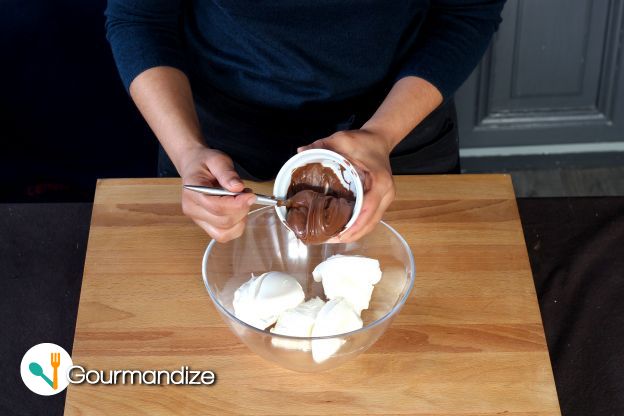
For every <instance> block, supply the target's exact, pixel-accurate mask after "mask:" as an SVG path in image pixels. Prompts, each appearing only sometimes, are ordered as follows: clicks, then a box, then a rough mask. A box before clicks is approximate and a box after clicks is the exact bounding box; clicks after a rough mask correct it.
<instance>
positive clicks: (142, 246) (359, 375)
mask: <svg viewBox="0 0 624 416" xmlns="http://www.w3.org/2000/svg"><path fill="white" fill-rule="evenodd" d="M395 181H396V185H397V199H396V201H395V202H394V203H393V204H392V206H391V207H390V209H389V211H388V212H387V213H386V215H385V217H384V218H385V220H387V221H388V222H389V223H390V224H391V225H392V226H393V227H394V228H396V229H397V230H398V231H399V232H400V233H401V234H402V235H403V236H404V237H405V238H406V239H407V241H408V243H409V244H410V246H411V248H412V250H413V252H414V257H415V260H416V270H417V275H416V284H415V287H414V290H413V291H412V293H411V296H410V299H409V300H408V302H407V304H406V305H405V307H404V308H403V310H402V311H401V313H400V314H399V315H398V316H397V318H396V319H395V320H394V323H393V324H392V326H391V327H390V329H389V330H388V331H387V332H386V334H385V335H384V336H382V338H381V339H380V340H379V341H378V342H377V343H376V344H375V345H374V346H373V347H372V348H371V349H370V350H368V351H367V352H366V353H364V354H362V355H360V356H359V357H358V358H356V359H355V360H353V361H350V362H348V363H347V364H345V365H343V366H341V367H339V368H337V369H335V370H330V371H328V372H324V373H317V374H302V373H296V372H292V371H289V370H285V369H282V368H280V367H278V366H276V365H275V364H272V363H270V362H267V361H264V360H263V359H261V358H259V357H257V356H256V355H254V354H253V353H251V352H250V351H249V350H248V349H247V348H246V347H245V346H244V345H243V344H241V343H240V342H239V341H238V340H237V338H236V337H235V336H234V335H233V334H232V333H230V330H229V329H228V327H227V326H226V324H225V323H224V322H222V320H221V318H220V317H219V315H218V314H217V312H216V310H215V309H214V307H213V305H212V303H211V301H210V299H209V297H208V295H207V293H206V291H205V289H204V285H203V282H202V278H201V258H202V255H203V252H204V250H205V248H206V245H207V244H208V242H209V237H208V236H207V235H205V234H204V233H203V231H202V230H200V229H199V228H198V227H196V226H195V225H194V224H193V223H192V222H191V221H190V220H189V219H187V218H185V217H184V215H183V214H182V212H181V209H180V205H179V199H180V192H181V189H180V181H179V180H176V179H114V180H102V181H99V182H98V186H97V191H96V195H95V203H94V206H93V217H92V220H91V231H90V235H89V245H88V249H87V258H86V263H85V270H84V278H83V283H82V292H81V296H80V306H79V311H78V323H77V327H76V335H75V341H74V349H73V354H72V356H73V361H74V363H75V364H80V365H82V366H83V367H85V368H87V369H98V370H100V369H103V370H108V369H175V368H179V367H180V366H182V365H188V366H189V367H191V368H194V369H206V370H213V371H214V372H215V373H216V374H217V382H216V384H215V385H214V386H211V387H207V386H145V385H143V386H130V385H116V386H110V385H96V386H91V385H87V384H81V385H71V386H70V387H69V391H68V395H67V401H66V405H65V412H66V413H65V414H66V415H90V416H94V415H135V414H145V415H148V414H149V415H171V414H185V415H191V414H215V415H222V414H250V415H292V414H296V415H320V414H331V415H347V414H376V415H398V414H412V415H462V416H468V415H507V416H509V415H517V416H519V415H523V416H528V415H531V416H537V415H555V414H560V413H559V405H558V401H557V393H556V390H555V384H554V381H553V376H552V371H551V366H550V361H549V357H548V350H547V348H546V342H545V339H544V330H543V327H542V322H541V318H540V312H539V308H538V304H537V299H536V295H535V289H534V285H533V279H532V276H531V269H530V266H529V260H528V256H527V251H526V247H525V243H524V237H523V234H522V227H521V224H520V219H519V217H518V210H517V207H516V201H515V197H514V192H513V187H512V184H511V180H510V177H509V176H507V175H449V176H400V177H396V178H395ZM248 186H251V187H253V189H254V190H255V191H256V192H264V193H271V186H270V184H267V183H264V184H257V183H253V184H251V183H250V184H248Z"/></svg>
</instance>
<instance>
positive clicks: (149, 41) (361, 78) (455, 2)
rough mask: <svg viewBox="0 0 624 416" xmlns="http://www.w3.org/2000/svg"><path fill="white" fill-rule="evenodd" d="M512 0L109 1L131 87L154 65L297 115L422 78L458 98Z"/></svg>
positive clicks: (110, 25) (115, 42)
mask: <svg viewBox="0 0 624 416" xmlns="http://www.w3.org/2000/svg"><path fill="white" fill-rule="evenodd" d="M503 3H504V0H430V1H426V0H413V1H400V0H290V1H288V0H276V1H268V0H193V1H187V0H109V3H108V7H107V9H106V17H107V20H106V29H107V37H108V40H109V41H110V44H111V46H112V49H113V54H114V57H115V60H116V62H117V66H118V68H119V72H120V74H121V78H122V80H123V82H124V85H125V86H126V88H128V87H129V85H130V83H131V82H132V80H133V79H134V78H135V77H136V76H137V75H139V74H140V73H141V72H143V71H145V70H146V69H149V68H151V67H155V66H172V67H175V68H179V69H181V70H182V71H184V72H186V74H187V75H188V76H189V78H190V79H191V85H192V87H193V89H194V90H197V89H201V86H202V84H205V85H209V86H211V87H212V88H217V89H220V90H221V91H225V92H227V94H228V95H229V96H231V97H233V98H236V99H239V100H242V101H244V102H248V103H252V104H260V105H263V106H267V107H274V108H282V109H297V108H301V107H304V106H306V105H309V104H323V103H328V102H337V101H341V100H348V99H353V98H355V97H358V96H364V95H365V94H367V93H369V92H370V91H372V90H374V89H376V88H379V87H383V88H388V87H389V86H391V85H392V84H393V83H394V82H395V81H396V80H398V79H399V78H401V77H404V76H408V75H414V76H418V77H421V78H424V79H426V80H428V81H429V82H431V83H432V84H433V85H435V86H436V87H437V88H438V89H439V90H440V92H441V93H442V95H443V96H444V97H445V98H446V97H449V96H451V95H452V94H453V93H454V92H455V90H456V89H457V88H458V87H459V86H460V85H461V83H462V82H463V81H464V80H465V79H466V78H467V77H468V75H469V74H470V72H471V71H472V69H473V68H474V67H475V66H476V65H477V63H478V61H479V59H480V57H481V56H482V54H483V53H484V51H485V49H486V48H487V45H488V43H489V41H490V39H491V37H492V35H493V33H494V32H495V31H496V29H497V27H498V24H499V22H500V13H501V9H502V7H503Z"/></svg>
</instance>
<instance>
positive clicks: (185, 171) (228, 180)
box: [178, 146, 256, 243]
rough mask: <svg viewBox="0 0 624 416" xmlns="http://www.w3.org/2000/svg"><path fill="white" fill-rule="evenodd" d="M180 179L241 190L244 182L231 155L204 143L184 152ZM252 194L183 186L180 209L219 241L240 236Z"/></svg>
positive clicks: (229, 189)
mask: <svg viewBox="0 0 624 416" xmlns="http://www.w3.org/2000/svg"><path fill="white" fill-rule="evenodd" d="M178 170H179V173H180V176H181V177H182V183H184V184H185V185H204V186H212V187H218V186H220V187H222V188H225V189H227V190H228V191H232V192H242V191H243V190H244V188H245V185H244V184H243V182H242V181H241V179H240V177H239V176H238V173H236V170H234V164H233V163H232V159H230V157H229V156H228V155H226V154H225V153H223V152H220V151H218V150H215V149H210V148H207V147H204V146H201V147H197V148H195V149H193V150H192V151H188V152H187V153H186V157H185V158H183V159H182V160H181V161H180V166H179V167H178ZM255 200H256V196H255V195H254V194H251V193H250V194H249V195H238V196H210V195H204V194H200V193H198V192H193V191H189V190H188V189H184V190H183V191H182V211H183V212H184V214H186V215H187V216H189V217H190V218H191V219H192V220H193V221H195V223H196V224H197V225H199V226H200V227H201V228H203V229H204V230H205V231H206V232H207V233H208V234H210V236H211V237H212V238H214V239H215V240H217V241H218V242H220V243H224V242H226V241H229V240H233V239H235V238H237V237H239V236H240V235H241V234H242V233H243V230H244V229H245V224H246V222H247V214H248V213H249V208H250V207H251V205H252V204H253V203H254V202H255Z"/></svg>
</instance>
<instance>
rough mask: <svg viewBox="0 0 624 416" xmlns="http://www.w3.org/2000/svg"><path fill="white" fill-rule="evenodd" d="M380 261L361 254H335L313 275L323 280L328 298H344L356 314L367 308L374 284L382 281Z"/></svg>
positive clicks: (316, 268)
mask: <svg viewBox="0 0 624 416" xmlns="http://www.w3.org/2000/svg"><path fill="white" fill-rule="evenodd" d="M381 275H382V273H381V269H380V267H379V261H378V260H375V259H371V258H368V257H363V256H343V255H340V254H337V255H335V256H331V257H330V258H328V259H327V260H325V261H324V262H322V263H320V264H319V265H318V266H316V267H315V268H314V271H312V277H314V280H315V281H317V282H322V283H323V291H324V292H325V296H326V297H327V299H336V298H340V297H342V298H345V299H346V300H347V301H349V302H350V303H351V305H353V308H354V309H355V311H356V312H357V313H358V315H359V314H361V313H362V310H363V309H368V304H369V302H370V298H371V296H372V293H373V285H374V284H376V283H378V282H379V280H381Z"/></svg>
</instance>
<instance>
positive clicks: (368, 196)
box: [297, 128, 395, 243]
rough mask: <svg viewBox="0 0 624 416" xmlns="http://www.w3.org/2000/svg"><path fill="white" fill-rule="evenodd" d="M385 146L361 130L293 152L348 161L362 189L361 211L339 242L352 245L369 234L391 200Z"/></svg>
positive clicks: (391, 184)
mask: <svg viewBox="0 0 624 416" xmlns="http://www.w3.org/2000/svg"><path fill="white" fill-rule="evenodd" d="M388 143H389V142H388V140H386V139H385V137H383V136H382V135H381V134H380V133H377V132H376V131H374V130H371V129H365V128H362V129H360V130H348V131H339V132H337V133H334V134H332V135H331V136H329V137H326V138H324V139H320V140H317V141H315V142H314V143H312V144H310V145H308V146H304V147H300V148H299V149H297V151H298V152H301V151H303V150H308V149H329V150H333V151H335V152H337V153H339V154H341V155H343V156H344V157H346V158H347V159H349V161H350V162H351V163H352V164H353V165H354V166H355V168H356V169H357V170H358V173H359V174H360V177H361V179H362V184H363V185H364V203H363V205H362V210H361V211H360V215H359V217H358V219H357V220H356V221H355V223H353V225H352V226H351V227H350V228H349V229H348V230H346V231H345V232H344V233H342V234H340V235H339V237H338V238H339V242H342V243H348V242H351V241H355V240H357V239H359V238H361V237H362V236H364V235H366V234H368V233H369V232H371V231H372V230H373V228H375V225H377V223H378V222H379V221H380V220H381V217H382V215H383V214H384V212H385V211H386V209H387V208H388V206H389V205H390V203H391V202H392V201H393V200H394V196H395V189H394V180H393V179H392V170H391V168H390V151H391V150H392V149H391V147H390V145H389V144H388ZM332 240H333V239H332Z"/></svg>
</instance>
